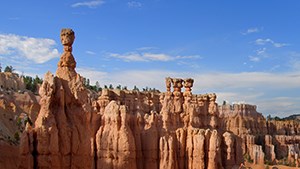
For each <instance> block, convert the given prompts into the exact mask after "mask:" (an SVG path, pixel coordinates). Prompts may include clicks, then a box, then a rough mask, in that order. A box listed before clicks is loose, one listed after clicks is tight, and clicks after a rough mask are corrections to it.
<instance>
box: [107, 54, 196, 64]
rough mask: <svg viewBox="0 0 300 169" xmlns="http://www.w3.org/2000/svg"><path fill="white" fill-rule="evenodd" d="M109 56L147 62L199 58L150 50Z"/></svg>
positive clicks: (110, 55) (127, 60)
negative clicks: (151, 51)
mask: <svg viewBox="0 0 300 169" xmlns="http://www.w3.org/2000/svg"><path fill="white" fill-rule="evenodd" d="M108 55H109V57H112V58H117V59H121V60H123V61H126V62H148V61H162V62H166V61H173V60H179V59H199V58H201V57H200V56H199V55H190V56H181V55H177V56H171V55H168V54H165V53H150V52H142V53H141V52H136V51H135V52H129V53H124V54H118V53H109V54H108Z"/></svg>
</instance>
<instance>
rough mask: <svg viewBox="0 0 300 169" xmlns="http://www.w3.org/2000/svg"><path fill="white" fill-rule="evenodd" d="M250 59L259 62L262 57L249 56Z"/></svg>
mask: <svg viewBox="0 0 300 169" xmlns="http://www.w3.org/2000/svg"><path fill="white" fill-rule="evenodd" d="M249 60H250V61H251V62H259V61H260V58H259V57H257V56H249Z"/></svg>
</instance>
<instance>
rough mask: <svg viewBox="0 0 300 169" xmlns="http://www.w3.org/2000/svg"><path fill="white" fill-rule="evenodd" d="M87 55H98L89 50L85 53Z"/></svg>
mask: <svg viewBox="0 0 300 169" xmlns="http://www.w3.org/2000/svg"><path fill="white" fill-rule="evenodd" d="M85 53H86V54H89V55H95V54H96V53H95V52H93V51H89V50H87V51H85Z"/></svg>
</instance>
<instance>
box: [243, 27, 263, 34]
mask: <svg viewBox="0 0 300 169" xmlns="http://www.w3.org/2000/svg"><path fill="white" fill-rule="evenodd" d="M261 31H262V28H249V29H247V30H246V31H245V32H242V34H243V35H248V34H251V33H258V32H261Z"/></svg>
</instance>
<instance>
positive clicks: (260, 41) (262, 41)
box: [255, 38, 289, 48]
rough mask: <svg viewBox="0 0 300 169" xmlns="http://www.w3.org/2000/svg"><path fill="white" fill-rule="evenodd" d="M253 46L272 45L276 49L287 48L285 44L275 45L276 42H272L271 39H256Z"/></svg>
mask: <svg viewBox="0 0 300 169" xmlns="http://www.w3.org/2000/svg"><path fill="white" fill-rule="evenodd" d="M255 44H256V45H266V44H271V45H273V46H274V47H276V48H281V47H284V46H289V44H287V43H277V42H275V41H273V40H272V39H269V38H268V39H256V41H255Z"/></svg>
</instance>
